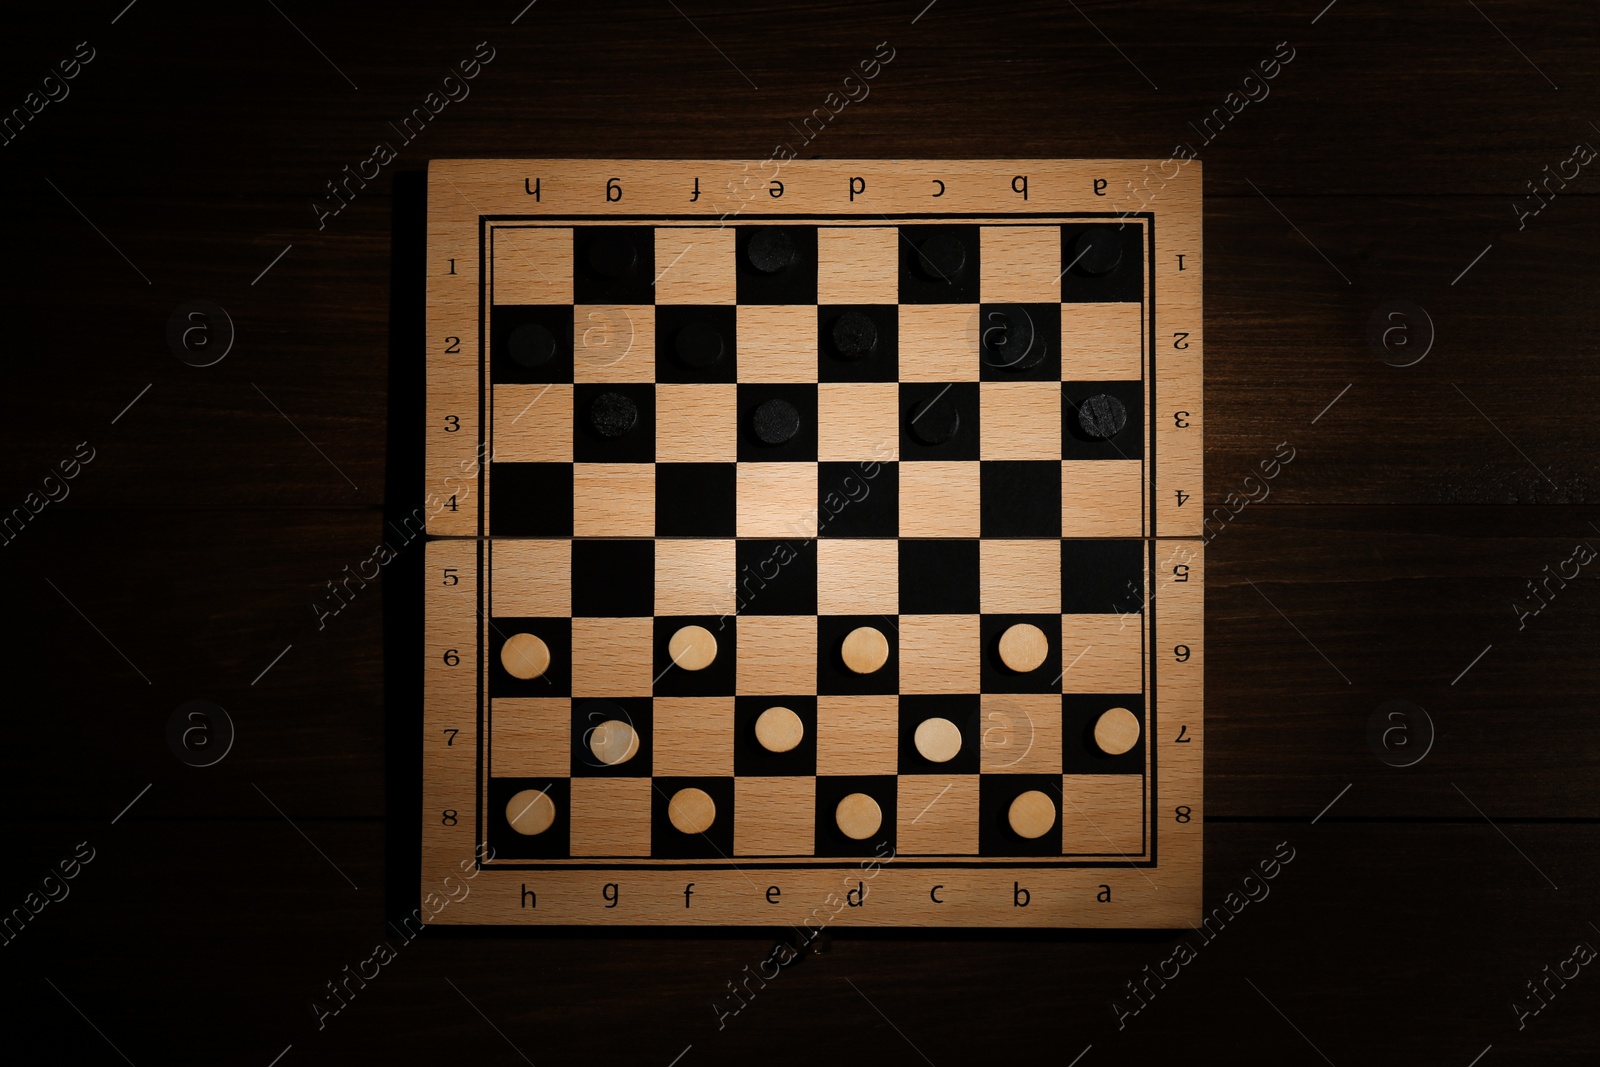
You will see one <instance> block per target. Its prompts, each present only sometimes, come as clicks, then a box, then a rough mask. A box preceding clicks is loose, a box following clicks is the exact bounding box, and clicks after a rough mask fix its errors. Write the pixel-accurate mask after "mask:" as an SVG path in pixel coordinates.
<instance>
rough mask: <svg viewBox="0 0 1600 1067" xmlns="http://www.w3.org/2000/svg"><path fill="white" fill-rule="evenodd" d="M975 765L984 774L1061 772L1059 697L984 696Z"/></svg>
mask: <svg viewBox="0 0 1600 1067" xmlns="http://www.w3.org/2000/svg"><path fill="white" fill-rule="evenodd" d="M982 704H983V740H982V741H980V742H979V744H978V766H979V769H980V770H982V771H983V773H984V774H1060V773H1061V697H1059V696H1058V695H1056V694H1055V693H985V694H983V697H982Z"/></svg>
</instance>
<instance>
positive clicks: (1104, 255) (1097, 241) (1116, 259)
mask: <svg viewBox="0 0 1600 1067" xmlns="http://www.w3.org/2000/svg"><path fill="white" fill-rule="evenodd" d="M1067 262H1068V263H1070V264H1071V265H1072V267H1071V269H1072V273H1074V274H1080V275H1085V276H1088V277H1097V276H1099V275H1101V274H1110V273H1111V272H1112V271H1114V270H1116V269H1117V264H1118V263H1121V262H1122V242H1121V241H1120V240H1119V239H1118V238H1117V235H1116V233H1115V232H1114V230H1113V228H1112V227H1110V226H1087V227H1085V228H1084V230H1083V232H1082V233H1080V234H1078V239H1077V240H1076V241H1074V242H1072V255H1070V256H1069V257H1067Z"/></svg>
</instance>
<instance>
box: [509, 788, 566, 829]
mask: <svg viewBox="0 0 1600 1067" xmlns="http://www.w3.org/2000/svg"><path fill="white" fill-rule="evenodd" d="M555 821H556V804H555V801H553V800H551V799H550V797H549V796H548V795H547V794H546V793H545V791H544V790H543V789H524V790H523V791H522V792H520V793H517V794H515V795H513V796H512V798H511V799H510V800H508V801H506V822H508V823H510V824H511V828H512V829H513V830H515V831H516V832H517V833H519V834H523V835H524V836H527V837H532V836H533V835H534V834H542V833H544V832H545V831H546V830H548V829H550V824H551V823H553V822H555Z"/></svg>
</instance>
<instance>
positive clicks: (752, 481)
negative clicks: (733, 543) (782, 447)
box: [736, 463, 817, 538]
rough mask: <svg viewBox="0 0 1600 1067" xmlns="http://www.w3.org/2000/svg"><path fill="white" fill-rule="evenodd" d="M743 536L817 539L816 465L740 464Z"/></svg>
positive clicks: (739, 519)
mask: <svg viewBox="0 0 1600 1067" xmlns="http://www.w3.org/2000/svg"><path fill="white" fill-rule="evenodd" d="M737 492H738V500H737V505H736V506H737V508H738V512H739V515H738V523H737V526H736V528H737V530H738V534H739V536H740V537H802V538H805V537H815V536H816V534H817V465H816V464H815V463H741V464H739V473H738V489H737Z"/></svg>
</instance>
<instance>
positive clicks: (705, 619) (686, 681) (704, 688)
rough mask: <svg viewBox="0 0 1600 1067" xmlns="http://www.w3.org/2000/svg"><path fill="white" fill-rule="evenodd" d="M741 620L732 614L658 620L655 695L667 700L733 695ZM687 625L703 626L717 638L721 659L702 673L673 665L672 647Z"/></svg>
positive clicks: (666, 616)
mask: <svg viewBox="0 0 1600 1067" xmlns="http://www.w3.org/2000/svg"><path fill="white" fill-rule="evenodd" d="M738 621H739V620H738V619H737V618H736V617H735V616H732V615H722V616H717V615H661V616H657V617H656V620H655V641H654V644H655V652H654V655H653V657H652V658H653V661H654V667H653V670H654V674H655V695H656V696H667V697H720V696H726V697H731V696H733V678H734V663H735V661H736V660H737V659H738V654H737V653H738V648H737V645H736V638H737V636H738ZM685 626H703V627H705V628H706V629H707V630H710V631H711V636H713V637H715V638H716V639H717V656H716V659H714V660H712V661H711V665H710V666H708V667H704V668H702V669H701V670H698V671H689V670H684V669H683V668H682V667H679V666H678V665H677V664H675V663H673V662H672V655H671V653H670V652H669V651H668V645H669V643H670V642H671V641H672V635H673V634H675V633H677V632H678V630H679V629H681V628H682V627H685Z"/></svg>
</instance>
